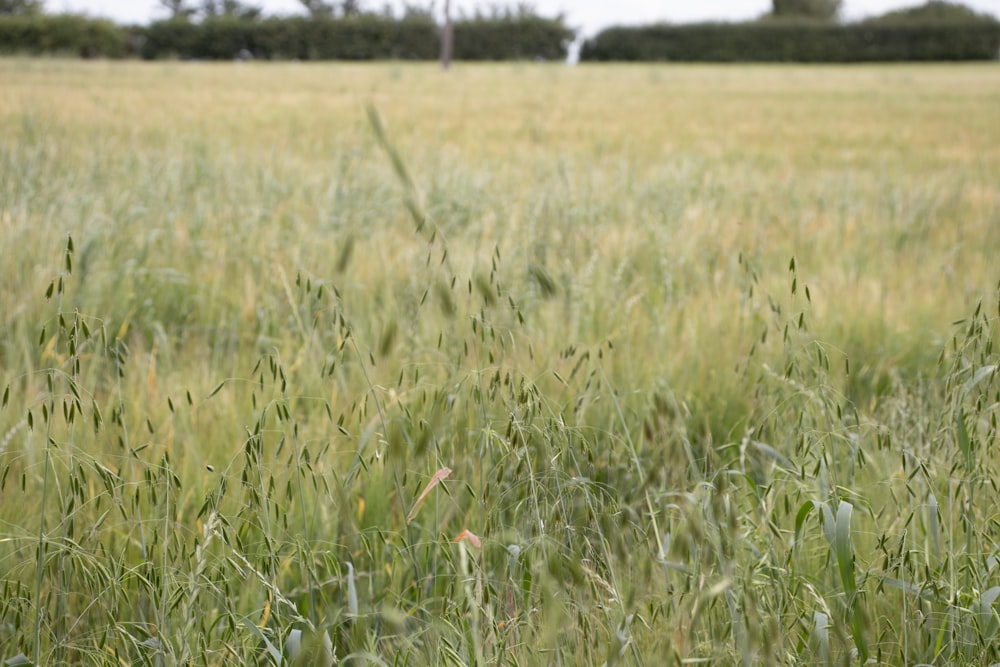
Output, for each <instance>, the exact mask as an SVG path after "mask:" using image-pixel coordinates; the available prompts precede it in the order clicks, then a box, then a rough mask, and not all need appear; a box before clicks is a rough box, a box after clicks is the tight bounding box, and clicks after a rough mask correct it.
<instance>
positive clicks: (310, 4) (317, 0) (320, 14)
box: [299, 0, 333, 19]
mask: <svg viewBox="0 0 1000 667" xmlns="http://www.w3.org/2000/svg"><path fill="white" fill-rule="evenodd" d="M299 2H300V3H302V6H303V7H305V8H306V11H307V12H309V16H311V17H313V18H314V19H315V18H329V17H331V16H333V5H331V4H329V3H327V2H323V0H299Z"/></svg>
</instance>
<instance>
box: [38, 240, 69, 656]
mask: <svg viewBox="0 0 1000 667" xmlns="http://www.w3.org/2000/svg"><path fill="white" fill-rule="evenodd" d="M63 258H64V259H63V269H62V270H61V271H60V272H59V278H58V279H56V280H53V281H52V282H51V283H49V287H48V289H47V290H46V292H45V296H46V298H52V295H53V294H56V295H57V296H58V298H57V300H56V304H57V306H56V333H55V336H57V337H58V336H59V334H60V332H61V329H62V326H63V323H64V320H63V296H64V294H65V289H66V284H65V278H66V277H67V276H69V275H71V274H72V272H73V237H72V236H69V235H67V237H66V251H65V253H64V255H63ZM39 344H40V345H44V344H45V329H44V328H43V329H42V334H41V336H40V339H39ZM46 375H47V378H46V382H47V384H46V386H47V387H48V389H49V394H48V396H46V399H45V400H46V401H48V405H47V406H46V405H45V404H44V402H43V405H42V413H43V417H44V419H45V453H44V456H43V459H42V497H41V502H40V505H39V512H38V552H37V554H36V561H35V651H34V653H35V664H36V665H40V664H43V663H42V580H43V573H44V570H45V506H46V504H47V503H48V497H49V465H50V461H51V455H52V446H53V440H52V419H53V412H54V410H55V401H53V400H52V393H53V391H54V388H53V387H54V385H53V375H55V371H54V369H52V368H50V369H48V371H47V372H46ZM33 424H34V418H33V417H32V415H31V413H30V411H29V413H28V428H31V427H32V426H33ZM58 594H59V592H58V591H56V595H58Z"/></svg>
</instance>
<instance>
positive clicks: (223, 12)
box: [201, 0, 261, 21]
mask: <svg viewBox="0 0 1000 667" xmlns="http://www.w3.org/2000/svg"><path fill="white" fill-rule="evenodd" d="M201 13H202V15H203V16H204V17H205V18H217V17H225V18H236V19H245V20H248V21H255V20H257V19H259V18H260V15H261V9H260V7H254V6H252V5H246V4H243V2H241V0H204V1H203V2H202V5H201Z"/></svg>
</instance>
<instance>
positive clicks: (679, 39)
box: [580, 21, 1000, 62]
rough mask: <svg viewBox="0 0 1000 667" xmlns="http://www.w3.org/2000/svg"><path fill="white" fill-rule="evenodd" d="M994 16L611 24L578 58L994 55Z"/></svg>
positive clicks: (997, 36)
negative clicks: (965, 20) (971, 19)
mask: <svg viewBox="0 0 1000 667" xmlns="http://www.w3.org/2000/svg"><path fill="white" fill-rule="evenodd" d="M998 57H1000V23H997V22H996V21H975V22H968V23H948V24H945V23H906V24H888V23H887V24H879V23H855V24H846V25H831V24H824V23H813V22H803V21H795V22H788V21H760V22H756V23H699V24H689V25H650V26H641V27H636V28H621V27H617V28H609V29H607V30H604V31H603V32H601V33H599V34H598V35H597V36H595V37H594V38H593V39H591V40H588V41H587V42H586V43H585V44H584V45H583V48H582V50H581V53H580V58H581V60H591V61H607V60H625V61H629V60H632V61H677V62H744V61H751V62H890V61H954V60H996V59H997V58H998Z"/></svg>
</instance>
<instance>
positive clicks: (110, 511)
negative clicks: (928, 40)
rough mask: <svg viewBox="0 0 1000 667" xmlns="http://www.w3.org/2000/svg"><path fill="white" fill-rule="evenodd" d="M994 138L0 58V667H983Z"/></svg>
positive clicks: (545, 84) (988, 126) (958, 130)
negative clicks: (292, 641) (294, 640)
mask: <svg viewBox="0 0 1000 667" xmlns="http://www.w3.org/2000/svg"><path fill="white" fill-rule="evenodd" d="M998 119H1000V67H997V66H996V65H995V64H983V65H969V66H964V65H963V66H947V65H922V66H898V65H897V66H852V67H822V66H812V67H798V66H666V65H656V66H652V65H650V66H646V65H634V66H631V65H630V66H619V65H600V66H597V65H593V66H590V65H588V66H581V67H575V68H569V67H564V66H561V65H551V64H548V65H535V64H504V65H500V64H494V65H466V64H459V65H457V66H456V67H455V68H454V69H453V70H452V71H451V72H449V73H447V74H444V73H442V72H440V71H439V70H438V69H437V68H436V67H435V66H433V65H429V64H426V65H412V64H400V63H380V64H299V63H286V64H264V63H259V64H232V63H222V64H205V63H180V62H159V63H136V62H115V63H111V62H77V61H66V60H58V59H54V60H29V59H6V60H0V127H2V128H3V130H2V132H0V256H2V262H0V282H2V284H3V286H4V287H3V290H0V392H2V409H0V660H7V661H8V662H7V663H6V664H11V665H16V664H38V665H62V664H66V665H77V664H79V665H109V666H110V665H127V664H135V665H189V664H190V665H231V664H259V665H284V664H302V665H305V664H309V665H313V664H321V665H322V664H333V663H334V661H335V662H336V664H349V665H368V664H370V665H414V666H416V665H470V664H472V665H595V666H597V665H608V666H611V665H616V664H618V665H647V664H648V665H687V664H712V665H741V666H743V665H852V664H880V665H881V664H884V665H900V664H931V665H983V664H990V663H993V662H1000V648H998V647H1000V603H998V600H1000V489H998V488H997V484H996V480H997V479H998V473H1000V470H998V468H1000V459H998V456H1000V442H998V430H997V418H998V412H1000V377H998V374H997V351H996V349H995V345H996V344H997V342H998V318H1000V282H998V281H1000V263H998V261H997V258H998V257H1000V122H998ZM293 632H294V634H295V636H296V637H300V638H301V640H302V645H301V647H300V648H299V649H298V651H297V652H296V651H294V650H292V647H286V644H287V639H288V638H289V636H290V635H291V634H293ZM327 638H328V639H329V643H328V644H327V641H326V640H327ZM324 653H328V655H326V656H324V655H323V654H324ZM290 654H294V655H290Z"/></svg>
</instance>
